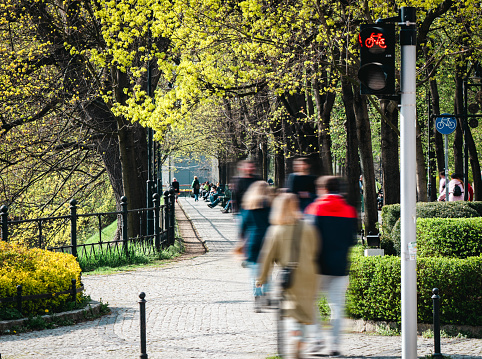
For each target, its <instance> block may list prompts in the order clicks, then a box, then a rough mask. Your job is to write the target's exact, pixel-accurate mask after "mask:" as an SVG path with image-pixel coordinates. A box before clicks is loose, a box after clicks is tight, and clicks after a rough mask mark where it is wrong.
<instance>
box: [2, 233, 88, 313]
mask: <svg viewBox="0 0 482 359" xmlns="http://www.w3.org/2000/svg"><path fill="white" fill-rule="evenodd" d="M80 274H81V270H80V267H79V264H78V263H77V260H76V259H75V257H74V256H72V255H70V254H66V253H54V252H50V251H46V250H42V249H26V248H25V247H23V246H19V245H16V244H11V243H6V242H3V241H0V298H5V297H12V296H15V295H16V294H17V288H16V286H17V285H21V286H22V287H23V288H22V295H24V296H26V295H36V294H46V293H55V292H61V291H64V290H68V289H70V287H71V284H72V283H71V281H72V279H76V281H77V286H78V287H80V286H81V282H80ZM81 297H82V294H81V293H79V294H78V298H81ZM68 300H70V298H69V295H68V294H64V295H58V296H53V297H52V298H51V299H39V300H33V301H24V302H22V314H24V315H25V316H28V315H38V314H45V313H48V312H52V311H55V309H56V308H58V307H61V306H62V305H63V304H64V303H65V302H66V301H68ZM15 308H16V303H1V304H0V314H1V311H4V312H8V311H11V310H12V309H15Z"/></svg>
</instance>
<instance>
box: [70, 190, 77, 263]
mask: <svg viewBox="0 0 482 359" xmlns="http://www.w3.org/2000/svg"><path fill="white" fill-rule="evenodd" d="M70 245H71V246H72V255H73V256H74V257H77V201H76V200H75V199H72V200H71V201H70Z"/></svg>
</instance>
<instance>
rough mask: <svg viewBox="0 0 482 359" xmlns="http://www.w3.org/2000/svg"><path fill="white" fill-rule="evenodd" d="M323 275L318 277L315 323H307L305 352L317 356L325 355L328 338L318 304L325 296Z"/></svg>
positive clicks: (314, 307) (314, 308) (314, 306)
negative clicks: (323, 328) (324, 331)
mask: <svg viewBox="0 0 482 359" xmlns="http://www.w3.org/2000/svg"><path fill="white" fill-rule="evenodd" d="M322 277H323V276H322V275H318V278H317V281H318V283H317V288H318V290H317V292H316V294H315V298H314V300H313V301H314V305H313V310H314V314H313V316H314V318H315V319H314V323H313V324H309V325H306V331H307V334H306V335H307V346H306V350H305V352H306V353H307V354H309V355H310V356H312V357H317V356H322V355H323V356H324V354H325V353H324V348H325V341H326V339H325V338H324V337H325V336H326V335H324V333H323V331H322V327H323V326H322V322H323V321H322V318H321V315H320V308H319V306H318V303H319V301H320V299H321V297H322V296H323V292H322V285H321V284H322V280H323V278H322Z"/></svg>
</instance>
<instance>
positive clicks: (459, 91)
mask: <svg viewBox="0 0 482 359" xmlns="http://www.w3.org/2000/svg"><path fill="white" fill-rule="evenodd" d="M458 60H459V61H456V65H455V66H456V70H455V102H454V113H456V114H462V113H464V101H463V98H464V96H463V94H464V91H463V83H464V80H463V78H462V76H463V74H465V66H464V65H461V62H460V60H462V59H461V58H460V57H458ZM462 124H463V119H462V118H460V117H459V118H458V119H457V127H456V128H455V138H454V143H453V149H454V164H455V166H454V167H455V168H454V172H456V173H463V172H464V151H463V142H464V139H463V130H462V128H463V127H462Z"/></svg>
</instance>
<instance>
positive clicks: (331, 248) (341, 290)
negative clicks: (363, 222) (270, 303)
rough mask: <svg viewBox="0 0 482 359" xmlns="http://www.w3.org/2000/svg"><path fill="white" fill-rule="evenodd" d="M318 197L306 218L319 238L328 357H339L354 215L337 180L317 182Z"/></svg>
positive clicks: (327, 179)
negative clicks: (327, 308)
mask: <svg viewBox="0 0 482 359" xmlns="http://www.w3.org/2000/svg"><path fill="white" fill-rule="evenodd" d="M316 185H317V193H318V198H317V199H316V200H315V201H314V202H313V203H312V204H310V205H309V206H308V207H307V208H306V210H305V215H306V216H307V217H308V218H310V219H311V220H312V222H313V223H314V224H315V226H316V227H317V228H318V230H319V233H320V238H321V239H322V243H321V248H320V252H319V254H318V256H317V258H318V260H317V261H318V268H319V273H320V275H321V286H320V292H321V293H326V298H327V301H328V304H329V306H330V310H331V318H330V323H331V332H330V335H328V341H327V344H328V346H329V348H330V350H331V351H330V354H331V355H339V354H340V351H339V350H340V349H339V346H340V330H341V324H342V319H343V315H344V309H345V293H346V289H347V287H348V270H349V262H348V251H349V249H350V247H351V246H353V245H354V244H355V243H356V233H357V223H358V221H357V212H356V209H355V208H354V207H352V206H350V205H348V204H347V203H346V201H345V199H344V198H343V197H342V196H341V195H340V187H341V183H340V178H338V177H335V176H324V177H320V178H318V179H317V181H316Z"/></svg>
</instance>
